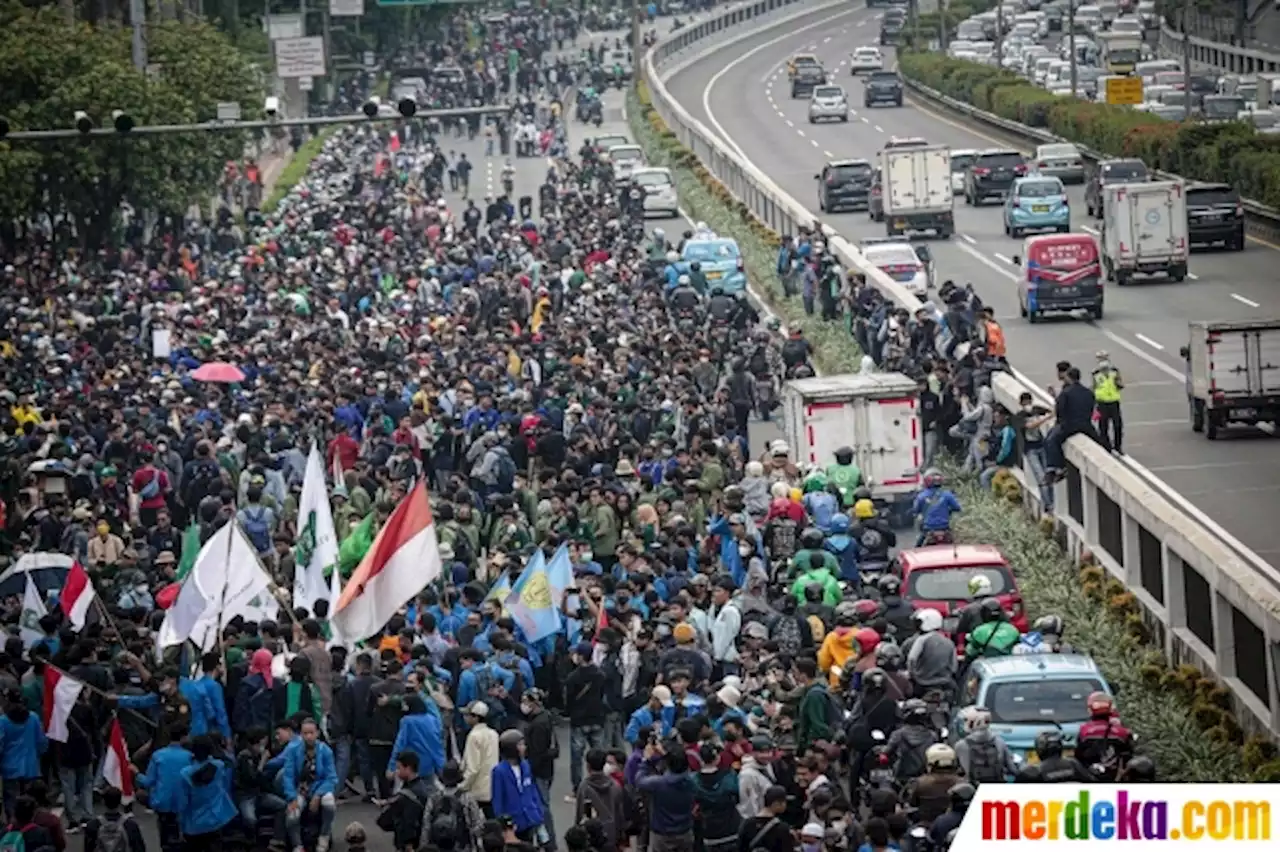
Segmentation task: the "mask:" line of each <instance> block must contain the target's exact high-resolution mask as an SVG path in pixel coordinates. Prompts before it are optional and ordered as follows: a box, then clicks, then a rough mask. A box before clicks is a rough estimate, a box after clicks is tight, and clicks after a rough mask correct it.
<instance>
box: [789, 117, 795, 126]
mask: <svg viewBox="0 0 1280 852" xmlns="http://www.w3.org/2000/svg"><path fill="white" fill-rule="evenodd" d="M795 126H796V123H795V122H794V121H792V120H791V119H789V118H788V119H787V127H795Z"/></svg>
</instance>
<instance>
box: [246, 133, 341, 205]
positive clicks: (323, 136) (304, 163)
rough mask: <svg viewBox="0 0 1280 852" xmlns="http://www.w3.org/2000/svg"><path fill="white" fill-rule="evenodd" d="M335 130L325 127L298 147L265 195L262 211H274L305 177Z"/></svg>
mask: <svg viewBox="0 0 1280 852" xmlns="http://www.w3.org/2000/svg"><path fill="white" fill-rule="evenodd" d="M337 130H338V128H336V127H326V128H325V129H324V130H321V131H320V132H319V133H317V134H316V135H315V136H312V137H311V138H310V139H308V140H307V141H306V142H303V143H302V145H300V146H299V147H298V150H297V153H295V154H294V155H293V157H292V159H290V160H289V162H288V163H286V164H285V167H284V168H283V169H281V170H280V176H279V177H278V178H276V182H275V186H273V187H272V188H271V194H270V195H268V196H267V200H266V202H265V203H264V204H263V205H262V212H263V213H268V214H269V213H273V212H275V209H276V207H278V206H279V204H280V202H281V201H282V200H283V199H284V197H285V196H286V195H288V194H289V191H290V190H291V189H293V188H294V187H295V186H297V185H298V182H299V181H301V180H302V179H303V178H304V177H306V175H307V169H309V168H311V163H312V161H314V160H315V158H316V157H318V156H320V152H321V151H322V150H324V143H325V142H326V141H328V139H329V137H330V136H332V135H333V134H334V133H336V132H337Z"/></svg>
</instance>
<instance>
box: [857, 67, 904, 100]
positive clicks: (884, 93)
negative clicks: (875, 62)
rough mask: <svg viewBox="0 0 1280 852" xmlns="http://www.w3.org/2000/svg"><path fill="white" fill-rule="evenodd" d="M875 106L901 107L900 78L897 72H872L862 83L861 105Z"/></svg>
mask: <svg viewBox="0 0 1280 852" xmlns="http://www.w3.org/2000/svg"><path fill="white" fill-rule="evenodd" d="M876 104H893V105H894V106H902V78H900V77H899V76H898V72H897V71H872V72H871V76H870V77H867V78H866V79H864V80H863V81H862V105H863V106H864V107H873V106H875V105H876Z"/></svg>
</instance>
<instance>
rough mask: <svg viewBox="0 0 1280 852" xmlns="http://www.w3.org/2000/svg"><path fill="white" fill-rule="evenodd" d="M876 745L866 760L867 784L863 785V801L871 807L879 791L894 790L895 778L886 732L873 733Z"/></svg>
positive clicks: (868, 753) (872, 737)
mask: <svg viewBox="0 0 1280 852" xmlns="http://www.w3.org/2000/svg"><path fill="white" fill-rule="evenodd" d="M871 740H872V742H873V743H874V745H872V746H871V750H870V751H868V752H867V756H866V758H865V760H866V763H865V766H866V769H865V770H864V771H865V772H866V783H865V784H863V785H862V795H863V801H864V802H865V804H866V806H867V807H871V795H872V794H873V793H874V792H875V791H877V790H893V789H894V783H895V780H896V779H895V778H894V774H893V762H892V761H891V760H890V758H889V738H888V737H886V736H885V734H884V731H880V730H875V731H872V732H871Z"/></svg>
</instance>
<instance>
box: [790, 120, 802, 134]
mask: <svg viewBox="0 0 1280 852" xmlns="http://www.w3.org/2000/svg"><path fill="white" fill-rule="evenodd" d="M790 123H791V122H789V121H788V122H787V124H790ZM796 133H798V134H800V135H801V136H804V131H803V130H796Z"/></svg>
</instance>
